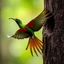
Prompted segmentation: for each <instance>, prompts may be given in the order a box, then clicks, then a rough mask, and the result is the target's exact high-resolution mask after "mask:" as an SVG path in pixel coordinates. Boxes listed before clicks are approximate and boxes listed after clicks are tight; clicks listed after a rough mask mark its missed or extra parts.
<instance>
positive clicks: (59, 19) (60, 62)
mask: <svg viewBox="0 0 64 64" xmlns="http://www.w3.org/2000/svg"><path fill="white" fill-rule="evenodd" d="M45 9H46V10H49V11H50V12H51V13H52V14H53V16H54V18H52V17H51V18H50V19H48V20H47V22H46V24H45V26H44V29H43V33H44V34H43V41H44V50H43V58H44V61H43V64H64V0H45Z"/></svg>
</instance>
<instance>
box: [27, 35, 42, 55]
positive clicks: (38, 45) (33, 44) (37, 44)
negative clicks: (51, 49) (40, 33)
mask: <svg viewBox="0 0 64 64" xmlns="http://www.w3.org/2000/svg"><path fill="white" fill-rule="evenodd" d="M29 46H30V52H31V55H32V56H33V50H34V52H35V54H36V55H37V56H38V53H37V51H38V52H39V53H40V54H42V48H43V44H42V42H41V41H40V40H39V39H38V38H37V37H36V36H34V38H32V37H29V42H28V45H27V47H26V50H27V49H28V47H29Z"/></svg>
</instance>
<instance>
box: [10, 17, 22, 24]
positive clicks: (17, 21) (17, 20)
mask: <svg viewBox="0 0 64 64" xmlns="http://www.w3.org/2000/svg"><path fill="white" fill-rule="evenodd" d="M9 19H12V20H14V21H15V22H16V23H17V24H21V23H22V22H21V20H19V19H17V18H9Z"/></svg>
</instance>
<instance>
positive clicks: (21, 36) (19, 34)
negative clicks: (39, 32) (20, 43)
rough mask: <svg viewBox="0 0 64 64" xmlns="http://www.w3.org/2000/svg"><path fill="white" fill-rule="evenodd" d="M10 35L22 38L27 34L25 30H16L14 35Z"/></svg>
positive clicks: (26, 36) (27, 35)
mask: <svg viewBox="0 0 64 64" xmlns="http://www.w3.org/2000/svg"><path fill="white" fill-rule="evenodd" d="M11 37H13V38H16V39H23V38H28V37H29V34H27V33H26V32H18V31H17V32H16V33H15V34H14V35H12V36H11Z"/></svg>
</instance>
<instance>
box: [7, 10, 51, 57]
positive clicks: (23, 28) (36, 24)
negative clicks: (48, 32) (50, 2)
mask: <svg viewBox="0 0 64 64" xmlns="http://www.w3.org/2000/svg"><path fill="white" fill-rule="evenodd" d="M50 17H51V15H50V12H49V11H45V10H44V11H42V12H41V13H40V14H39V15H38V16H37V17H36V18H35V19H33V20H31V21H30V22H29V23H28V24H26V25H23V24H22V22H21V20H19V19H17V18H9V19H12V20H14V21H15V22H16V23H17V25H18V26H19V29H18V30H17V31H16V33H15V34H14V35H12V36H10V37H13V38H16V39H23V38H29V41H28V44H27V47H26V50H27V49H28V47H30V52H31V55H32V56H33V50H34V52H35V54H36V55H37V56H38V53H37V51H38V52H39V53H40V54H42V49H43V42H42V41H40V40H39V39H38V38H37V37H36V36H35V34H34V32H37V31H38V30H40V28H41V27H42V26H43V25H44V24H45V23H46V20H47V19H49V18H50ZM8 37H9V36H8Z"/></svg>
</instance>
